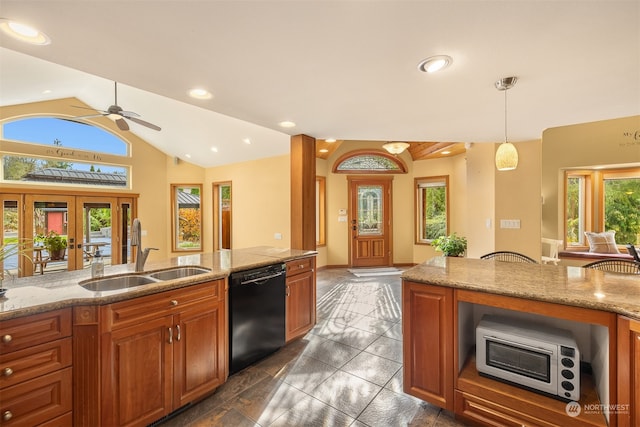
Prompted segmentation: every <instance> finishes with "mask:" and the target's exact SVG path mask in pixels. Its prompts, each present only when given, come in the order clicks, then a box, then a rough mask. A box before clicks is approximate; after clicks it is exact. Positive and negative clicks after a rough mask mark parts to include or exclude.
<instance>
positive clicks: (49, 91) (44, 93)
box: [42, 89, 53, 95]
mask: <svg viewBox="0 0 640 427" xmlns="http://www.w3.org/2000/svg"><path fill="white" fill-rule="evenodd" d="M51 92H53V91H52V90H51V89H45V90H43V91H42V94H43V95H48V94H50V93H51Z"/></svg>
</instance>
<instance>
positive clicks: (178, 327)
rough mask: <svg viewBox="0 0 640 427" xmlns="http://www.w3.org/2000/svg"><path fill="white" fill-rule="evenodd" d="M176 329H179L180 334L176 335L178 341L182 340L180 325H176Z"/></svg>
mask: <svg viewBox="0 0 640 427" xmlns="http://www.w3.org/2000/svg"><path fill="white" fill-rule="evenodd" d="M176 330H177V331H178V335H177V336H176V341H180V325H176Z"/></svg>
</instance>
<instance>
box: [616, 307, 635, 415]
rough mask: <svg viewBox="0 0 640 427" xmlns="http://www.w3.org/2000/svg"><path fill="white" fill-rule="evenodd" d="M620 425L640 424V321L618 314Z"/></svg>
mask: <svg viewBox="0 0 640 427" xmlns="http://www.w3.org/2000/svg"><path fill="white" fill-rule="evenodd" d="M618 404H619V405H620V406H619V407H618V408H617V409H618V426H619V427H634V426H638V425H640V321H638V320H632V319H629V318H627V317H624V316H618Z"/></svg>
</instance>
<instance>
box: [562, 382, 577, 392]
mask: <svg viewBox="0 0 640 427" xmlns="http://www.w3.org/2000/svg"><path fill="white" fill-rule="evenodd" d="M562 388H563V389H565V390H569V391H573V388H574V386H573V384H572V383H570V382H569V381H562Z"/></svg>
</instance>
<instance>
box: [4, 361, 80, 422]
mask: <svg viewBox="0 0 640 427" xmlns="http://www.w3.org/2000/svg"><path fill="white" fill-rule="evenodd" d="M71 393H72V389H71V368H66V369H63V370H61V371H56V372H53V373H51V374H47V375H44V376H41V377H39V378H35V379H33V380H29V381H25V382H23V383H20V384H17V385H15V386H12V387H7V388H5V389H4V390H2V401H1V402H0V417H2V425H3V426H34V425H38V424H41V423H44V422H45V421H49V420H52V419H53V418H55V417H59V416H61V415H63V414H65V413H67V412H70V411H71V408H72V394H71Z"/></svg>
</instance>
